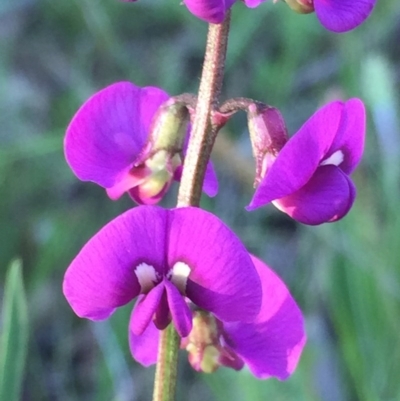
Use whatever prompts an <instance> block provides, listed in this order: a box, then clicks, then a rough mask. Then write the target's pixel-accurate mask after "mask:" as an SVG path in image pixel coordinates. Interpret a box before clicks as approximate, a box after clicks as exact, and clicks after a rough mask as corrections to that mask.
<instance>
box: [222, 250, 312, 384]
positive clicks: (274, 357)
mask: <svg viewBox="0 0 400 401" xmlns="http://www.w3.org/2000/svg"><path fill="white" fill-rule="evenodd" d="M252 260H253V262H254V265H255V267H256V269H257V271H258V274H259V275H260V278H261V283H262V290H263V302H262V306H261V310H260V314H259V315H258V317H257V319H256V321H255V322H254V323H252V324H243V323H238V322H237V323H224V330H225V331H226V333H227V338H226V340H227V343H228V345H229V346H230V347H232V349H234V350H235V352H236V353H237V354H238V355H239V356H240V357H241V358H243V359H244V361H245V362H246V364H247V365H248V366H249V368H250V370H251V371H252V373H253V374H254V375H255V376H256V377H258V378H261V379H266V378H268V377H270V376H275V377H277V378H278V379H281V380H284V379H286V378H287V377H288V376H289V375H290V374H291V373H292V372H293V371H294V369H295V368H296V365H297V362H298V360H299V357H300V354H301V351H302V349H303V347H304V344H305V341H306V337H305V333H304V322H303V317H302V314H301V311H300V309H299V308H298V306H297V305H296V302H295V301H294V299H293V298H292V296H291V295H290V293H289V291H288V289H287V287H286V286H285V284H284V283H283V281H282V280H281V279H280V278H279V277H278V276H277V275H276V274H275V273H274V272H273V271H272V270H271V269H270V268H269V267H268V266H266V265H265V264H264V263H263V262H261V261H260V260H259V259H257V258H255V257H254V256H252Z"/></svg>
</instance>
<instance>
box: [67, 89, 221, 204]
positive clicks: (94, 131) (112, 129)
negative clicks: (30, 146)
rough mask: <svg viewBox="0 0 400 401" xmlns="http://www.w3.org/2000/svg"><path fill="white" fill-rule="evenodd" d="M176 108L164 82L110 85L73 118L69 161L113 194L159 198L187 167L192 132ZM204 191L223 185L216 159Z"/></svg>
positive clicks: (143, 201)
mask: <svg viewBox="0 0 400 401" xmlns="http://www.w3.org/2000/svg"><path fill="white" fill-rule="evenodd" d="M170 103H171V104H170ZM177 110H178V108H177V107H176V105H175V104H174V103H173V98H170V97H169V96H168V94H167V93H166V92H164V91H163V90H161V89H159V88H156V87H145V88H140V87H138V86H136V85H134V84H132V83H130V82H118V83H115V84H113V85H110V86H108V87H107V88H105V89H103V90H101V91H99V92H97V93H96V94H94V95H93V96H92V97H91V98H90V99H89V100H87V101H86V102H85V103H84V104H83V105H82V106H81V108H80V109H79V110H78V111H77V113H76V114H75V116H74V117H73V119H72V121H71V123H70V124H69V126H68V128H67V133H66V136H65V143H64V149H65V156H66V159H67V162H68V164H69V165H70V167H71V169H72V171H73V172H74V173H75V175H76V176H77V177H78V178H79V179H81V180H83V181H92V182H95V183H96V184H98V185H100V186H102V187H104V188H105V189H106V191H107V194H108V196H109V197H110V198H111V199H118V198H119V197H120V196H121V195H122V194H123V193H124V192H128V193H129V195H130V196H131V198H132V199H133V200H135V201H136V202H137V203H139V204H154V203H157V202H159V201H160V200H161V198H162V197H163V196H164V195H165V193H166V192H167V190H168V189H169V187H170V185H171V183H172V181H173V180H174V179H175V180H179V178H180V174H181V170H182V164H183V162H182V157H183V154H184V153H185V149H184V146H183V144H184V143H187V136H188V135H189V134H188V133H187V129H186V125H185V126H184V129H183V131H184V133H183V134H181V131H182V126H183V125H184V123H185V121H184V118H181V116H180V115H179V113H178V111H179V110H178V111H177ZM171 120H172V122H173V124H172V127H171ZM165 127H166V128H167V129H170V132H165V131H166V128H165ZM159 132H162V133H163V134H162V136H160V134H159ZM157 135H158V136H157ZM180 136H182V138H180ZM180 139H181V140H180ZM204 191H205V192H206V193H207V194H208V195H209V196H215V195H216V193H217V191H218V182H217V179H216V176H215V173H214V170H213V169H212V166H211V164H209V165H208V167H207V171H206V177H205V181H204Z"/></svg>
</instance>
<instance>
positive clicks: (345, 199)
mask: <svg viewBox="0 0 400 401" xmlns="http://www.w3.org/2000/svg"><path fill="white" fill-rule="evenodd" d="M355 196H356V188H355V186H354V184H353V182H352V181H351V179H350V178H349V177H348V176H347V175H346V174H345V173H343V172H342V170H341V169H340V168H338V167H336V166H331V165H328V166H321V167H319V168H318V170H317V171H316V172H315V174H314V176H313V177H312V179H311V180H310V181H309V182H308V183H307V184H306V185H304V187H303V188H301V189H299V190H298V191H297V192H295V193H294V194H292V195H289V196H286V197H285V198H282V199H278V200H276V201H274V202H273V203H274V205H275V206H276V207H277V208H278V209H280V210H282V211H283V212H285V213H287V214H288V215H289V216H290V217H292V218H294V219H295V220H298V221H300V222H301V223H304V224H310V225H317V224H322V223H326V222H333V221H336V220H339V219H341V218H342V217H344V216H345V215H346V214H347V213H348V212H349V210H350V208H351V206H352V205H353V203H354V199H355Z"/></svg>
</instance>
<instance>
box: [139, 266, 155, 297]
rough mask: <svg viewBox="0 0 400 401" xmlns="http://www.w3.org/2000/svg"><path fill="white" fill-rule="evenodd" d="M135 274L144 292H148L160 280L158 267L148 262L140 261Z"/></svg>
mask: <svg viewBox="0 0 400 401" xmlns="http://www.w3.org/2000/svg"><path fill="white" fill-rule="evenodd" d="M135 274H136V277H137V279H138V281H139V284H140V288H141V293H142V294H147V293H148V292H149V291H150V290H151V289H152V288H153V287H154V284H155V283H156V282H157V281H158V280H157V272H156V269H155V268H154V267H153V266H151V265H148V264H147V263H140V264H139V265H137V266H136V269H135Z"/></svg>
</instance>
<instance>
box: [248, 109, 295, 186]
mask: <svg viewBox="0 0 400 401" xmlns="http://www.w3.org/2000/svg"><path fill="white" fill-rule="evenodd" d="M247 123H248V127H249V131H250V139H251V145H252V148H253V155H254V158H255V159H256V177H255V181H254V186H255V187H257V186H258V184H259V183H260V181H261V180H262V178H263V177H264V176H265V173H266V171H267V169H268V168H269V167H270V166H271V164H272V163H273V162H274V161H275V159H276V156H277V155H278V153H279V151H280V150H281V149H282V148H283V146H284V145H285V143H286V142H287V140H288V135H287V129H286V125H285V121H284V119H283V117H282V114H281V113H280V111H279V110H278V109H276V108H274V107H270V106H266V105H263V104H258V103H252V104H250V105H249V107H248V109H247Z"/></svg>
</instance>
